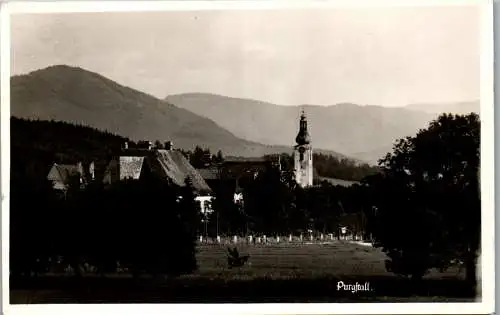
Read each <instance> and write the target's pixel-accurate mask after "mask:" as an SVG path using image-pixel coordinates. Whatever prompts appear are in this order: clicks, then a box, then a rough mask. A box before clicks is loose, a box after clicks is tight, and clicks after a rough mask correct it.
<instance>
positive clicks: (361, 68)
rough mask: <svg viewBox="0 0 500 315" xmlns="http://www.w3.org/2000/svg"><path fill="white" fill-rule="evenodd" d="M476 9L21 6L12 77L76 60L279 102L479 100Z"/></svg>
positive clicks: (147, 84)
mask: <svg viewBox="0 0 500 315" xmlns="http://www.w3.org/2000/svg"><path fill="white" fill-rule="evenodd" d="M479 13H480V12H479V8H478V7H473V6H470V5H469V6H443V7H436V6H434V7H413V8H412V7H399V8H395V7H392V8H390V7H388V8H377V9H355V8H329V9H321V10H318V9H307V10H306V9H303V10H284V9H280V10H263V11H262V10H261V11H256V10H255V11H248V10H247V11H244V10H240V11H197V12H195V11H177V12H175V11H163V12H135V13H134V12H121V13H109V12H108V13H59V14H54V13H52V14H29V15H28V14H19V15H13V16H12V17H11V21H12V24H11V31H12V33H11V43H12V45H11V58H12V60H11V73H12V75H18V74H26V73H29V72H30V71H33V70H37V69H41V68H45V67H48V66H51V65H57V64H66V65H70V66H78V67H82V68H84V69H86V70H89V71H93V72H97V73H99V74H101V75H103V76H105V77H108V78H110V79H112V80H115V81H116V82H118V83H120V84H122V85H125V86H129V87H131V88H134V89H137V90H140V91H143V92H146V93H149V94H151V95H154V96H156V97H159V98H164V97H166V96H167V95H170V94H179V93H191V92H203V93H214V94H220V95H225V96H231V97H241V98H251V99H256V100H261V101H267V102H272V103H275V104H279V105H302V104H314V105H332V104H336V103H341V102H351V103H356V104H361V105H382V106H405V105H407V104H412V103H441V102H456V101H470V100H477V99H479V55H480V48H479V47H480V42H479V38H480V37H479V22H480V21H479Z"/></svg>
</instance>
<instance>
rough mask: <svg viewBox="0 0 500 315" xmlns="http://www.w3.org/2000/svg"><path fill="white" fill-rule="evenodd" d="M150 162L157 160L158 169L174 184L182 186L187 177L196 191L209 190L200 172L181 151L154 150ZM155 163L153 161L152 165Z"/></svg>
mask: <svg viewBox="0 0 500 315" xmlns="http://www.w3.org/2000/svg"><path fill="white" fill-rule="evenodd" d="M153 152H154V159H153V161H152V162H157V163H158V164H159V166H160V170H161V171H162V172H163V174H164V175H166V176H167V177H168V178H170V179H171V180H172V181H173V182H174V183H175V184H176V185H178V186H181V187H183V186H184V185H185V180H186V178H187V177H189V178H190V179H191V181H192V184H193V187H194V188H195V189H196V190H197V191H198V192H206V193H208V192H211V191H212V190H211V189H210V187H209V186H208V185H207V183H206V182H205V180H204V179H203V177H202V176H201V175H200V173H199V172H198V171H197V170H196V169H195V168H194V167H193V166H192V165H191V164H190V163H189V161H188V160H187V159H186V157H185V156H184V154H182V152H180V151H177V150H155V151H153ZM154 164H155V163H153V165H154Z"/></svg>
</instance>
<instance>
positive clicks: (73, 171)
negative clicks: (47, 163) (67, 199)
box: [47, 162, 95, 191]
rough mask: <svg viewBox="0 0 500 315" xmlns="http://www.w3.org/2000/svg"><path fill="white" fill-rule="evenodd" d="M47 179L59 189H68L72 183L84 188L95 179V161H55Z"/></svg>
mask: <svg viewBox="0 0 500 315" xmlns="http://www.w3.org/2000/svg"><path fill="white" fill-rule="evenodd" d="M47 179H48V180H49V181H51V182H52V185H53V188H54V189H56V190H59V191H67V190H68V189H69V188H70V187H71V185H72V184H75V185H77V184H78V185H80V187H81V188H83V187H85V185H87V184H89V183H90V182H91V181H93V180H94V179H95V167H94V162H91V163H89V164H85V163H83V162H78V163H77V164H57V163H54V164H53V165H52V167H51V168H50V170H49V173H48V174H47Z"/></svg>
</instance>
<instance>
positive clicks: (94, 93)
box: [11, 66, 344, 157]
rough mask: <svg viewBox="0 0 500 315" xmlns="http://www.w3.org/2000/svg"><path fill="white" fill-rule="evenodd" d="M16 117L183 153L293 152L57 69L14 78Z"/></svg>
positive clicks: (76, 71)
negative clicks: (198, 149)
mask: <svg viewBox="0 0 500 315" xmlns="http://www.w3.org/2000/svg"><path fill="white" fill-rule="evenodd" d="M11 115H12V116H15V117H18V118H28V119H41V120H56V121H65V122H71V123H76V124H81V125H85V126H90V127H94V128H97V129H100V130H107V131H110V132H112V133H116V134H118V135H121V136H125V137H128V138H130V139H133V140H152V141H155V140H160V141H166V140H172V141H173V142H174V145H175V146H176V147H179V148H183V149H193V148H194V146H195V145H201V146H203V147H208V148H210V149H211V151H212V152H216V151H217V150H219V149H220V150H222V151H223V152H224V154H226V155H235V156H247V157H257V156H262V155H264V154H271V153H279V152H287V153H291V152H292V147H291V146H279V145H265V144H260V143H258V142H254V141H247V140H243V139H240V138H238V137H236V136H235V135H234V134H233V133H231V132H229V131H228V130H226V129H224V128H222V127H221V126H219V125H218V124H217V123H215V122H214V121H212V120H210V119H208V118H205V117H202V116H199V115H197V114H194V113H192V112H190V111H188V110H186V109H183V108H179V107H176V106H174V105H172V104H169V103H168V102H166V101H164V100H160V99H158V98H155V97H153V96H151V95H148V94H145V93H142V92H139V91H136V90H134V89H131V88H128V87H125V86H122V85H120V84H118V83H116V82H113V81H111V80H109V79H107V78H105V77H103V76H101V75H99V74H96V73H93V72H90V71H86V70H83V69H81V68H75V67H69V66H52V67H48V68H45V69H41V70H37V71H34V72H31V73H29V74H26V75H21V76H14V77H12V78H11ZM294 133H295V132H293V133H292V134H291V135H290V137H291V138H293V137H295V135H294ZM322 152H324V153H328V154H331V155H335V156H344V155H342V154H339V153H337V152H334V151H328V150H324V151H322Z"/></svg>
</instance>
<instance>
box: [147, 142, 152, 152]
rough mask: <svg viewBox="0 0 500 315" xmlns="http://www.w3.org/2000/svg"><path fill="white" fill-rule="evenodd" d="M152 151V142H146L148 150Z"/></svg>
mask: <svg viewBox="0 0 500 315" xmlns="http://www.w3.org/2000/svg"><path fill="white" fill-rule="evenodd" d="M152 149H153V142H151V141H148V150H152Z"/></svg>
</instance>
